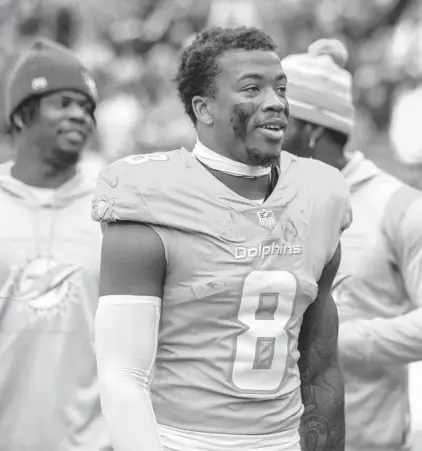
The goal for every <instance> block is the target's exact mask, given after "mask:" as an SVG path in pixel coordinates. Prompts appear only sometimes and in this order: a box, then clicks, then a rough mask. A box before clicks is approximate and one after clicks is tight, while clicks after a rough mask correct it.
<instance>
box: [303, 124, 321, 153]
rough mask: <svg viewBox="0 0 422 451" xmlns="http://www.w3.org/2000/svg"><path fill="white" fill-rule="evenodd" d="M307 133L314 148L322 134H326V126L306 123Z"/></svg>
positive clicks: (310, 144)
mask: <svg viewBox="0 0 422 451" xmlns="http://www.w3.org/2000/svg"><path fill="white" fill-rule="evenodd" d="M305 134H306V136H308V139H309V147H310V148H311V149H313V148H314V147H315V145H316V143H317V142H318V141H319V139H320V138H321V136H322V135H323V134H324V127H321V126H319V125H318V126H315V125H312V124H306V127H305Z"/></svg>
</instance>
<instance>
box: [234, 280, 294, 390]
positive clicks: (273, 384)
mask: <svg viewBox="0 0 422 451" xmlns="http://www.w3.org/2000/svg"><path fill="white" fill-rule="evenodd" d="M296 291H297V282H296V278H295V277H294V276H293V274H291V273H290V272H287V271H253V272H251V273H250V274H249V275H248V276H247V277H246V279H245V282H244V284H243V290H242V298H241V301H240V309H239V314H238V321H239V322H240V323H242V325H244V326H245V331H244V332H243V333H241V334H240V335H239V336H238V337H237V340H236V346H235V353H234V362H233V370H232V375H231V378H232V382H233V384H234V385H235V386H236V388H237V389H238V390H239V391H240V392H245V393H251V392H253V393H273V392H276V391H277V390H278V388H279V387H280V385H281V383H282V381H283V378H284V374H285V371H286V366H287V360H288V356H289V337H288V335H287V333H286V328H287V325H288V323H289V321H290V319H291V317H292V313H293V307H294V300H295V297H296Z"/></svg>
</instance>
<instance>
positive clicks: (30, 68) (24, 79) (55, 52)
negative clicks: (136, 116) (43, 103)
mask: <svg viewBox="0 0 422 451" xmlns="http://www.w3.org/2000/svg"><path fill="white" fill-rule="evenodd" d="M6 86H7V89H6V93H5V104H6V105H5V114H6V123H7V125H10V122H11V117H12V115H13V113H14V112H15V111H16V110H17V109H18V108H19V106H20V105H22V103H24V102H25V101H26V100H28V99H29V98H31V97H33V96H43V95H46V94H51V93H53V92H55V91H59V90H65V89H69V90H73V91H78V92H81V93H83V94H85V95H86V96H87V97H88V98H89V99H90V100H91V101H92V103H93V104H94V106H95V105H96V104H97V101H98V94H97V88H96V85H95V82H94V79H93V78H92V76H91V74H90V73H89V71H88V70H87V68H86V67H85V66H84V65H83V64H82V62H81V61H79V59H78V58H77V57H76V55H75V54H74V53H73V52H72V51H71V50H69V49H68V48H67V47H64V46H62V45H60V44H58V43H56V42H53V41H50V40H47V39H41V40H38V41H36V42H35V43H34V44H33V46H32V47H31V48H30V49H29V51H27V52H26V53H25V54H24V55H23V56H22V57H21V58H20V59H19V60H18V62H17V63H16V65H15V67H14V68H13V70H12V71H11V74H10V77H9V81H8V83H7V85H6Z"/></svg>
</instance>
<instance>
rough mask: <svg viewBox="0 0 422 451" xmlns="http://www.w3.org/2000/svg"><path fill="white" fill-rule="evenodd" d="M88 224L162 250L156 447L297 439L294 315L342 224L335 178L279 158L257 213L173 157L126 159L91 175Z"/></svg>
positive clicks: (323, 168)
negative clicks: (154, 241)
mask: <svg viewBox="0 0 422 451" xmlns="http://www.w3.org/2000/svg"><path fill="white" fill-rule="evenodd" d="M93 217H94V219H95V220H97V221H103V222H110V221H118V220H130V221H138V222H143V223H147V224H150V225H151V226H152V227H153V228H154V229H155V230H156V232H157V233H158V234H159V236H160V237H161V239H162V241H163V244H164V248H165V254H166V260H167V272H166V280H165V286H164V294H163V300H162V314H161V323H160V334H159V344H158V352H157V357H156V368H155V376H154V380H153V384H152V390H151V392H152V401H153V405H154V411H155V414H156V418H157V421H158V423H159V425H161V427H162V430H161V432H162V435H163V436H164V437H163V443H164V445H166V446H168V447H170V448H175V449H182V448H181V447H180V446H181V445H180V443H174V441H176V442H177V439H176V438H174V437H173V438H174V440H173V438H172V437H167V435H172V433H174V435H177V434H178V433H179V432H180V431H189V434H190V435H189V436H192V437H194V436H195V434H194V433H197V434H215V435H216V436H217V435H219V436H226V435H227V436H252V435H256V436H263V437H265V436H267V435H268V436H270V435H272V434H283V433H285V432H286V433H287V432H288V431H295V432H297V428H298V425H299V420H300V416H301V415H302V411H303V407H302V402H301V394H300V375H299V370H298V366H297V361H298V358H299V353H298V350H297V344H298V337H299V332H300V327H301V324H302V319H303V314H304V312H305V311H306V309H307V307H308V306H309V305H310V304H311V303H312V302H313V300H314V299H315V297H316V294H317V282H318V280H319V278H320V275H321V273H322V270H323V269H324V267H325V265H326V264H327V263H328V262H329V261H330V259H331V257H332V256H333V254H334V252H335V250H336V247H337V245H338V242H339V238H340V234H341V231H342V230H344V229H345V228H347V227H348V226H349V224H350V221H351V210H350V202H349V192H348V188H347V186H346V183H345V181H344V179H343V177H342V175H341V174H340V172H339V171H337V170H336V169H333V168H331V167H329V166H327V165H325V164H323V163H320V162H318V161H314V160H307V159H301V158H297V157H294V156H292V155H291V154H288V153H286V152H283V153H282V155H281V172H280V178H279V181H278V183H277V185H276V187H275V189H274V191H273V193H272V194H271V195H270V197H269V198H268V199H267V200H266V201H265V202H264V204H263V205H259V204H258V203H256V202H254V201H252V200H248V199H246V198H243V197H241V196H239V195H238V194H236V193H235V192H233V191H232V190H230V189H229V188H227V187H226V186H225V185H224V184H222V183H221V182H220V181H218V179H216V178H215V177H214V176H213V175H212V174H211V173H210V172H208V170H207V169H205V168H204V167H203V166H202V165H201V164H200V163H199V162H198V161H197V160H196V159H195V157H194V156H193V155H192V154H190V153H189V152H188V151H186V150H185V149H181V150H176V151H171V152H167V153H163V154H152V155H137V156H131V157H128V158H126V159H123V160H119V161H116V162H114V163H112V164H111V165H110V166H109V167H108V168H107V169H106V170H104V171H103V172H102V173H101V175H100V177H99V180H98V183H97V191H96V196H95V199H94V205H93ZM139 258H142V255H140V256H139ZM182 435H183V434H182ZM172 440H173V442H172ZM181 440H182V439H181ZM176 446H179V447H180V448H177V447H176ZM227 446H228V448H227V449H231V448H230V444H227ZM183 449H185V448H183ZM186 449H188V448H187V447H186ZM189 449H190V448H189ZM192 449H193V447H192ZM204 449H205V448H204ZM210 449H211V448H210ZM236 449H238V448H236ZM245 449H246V448H245ZM274 449H285V448H274ZM286 449H287V448H286Z"/></svg>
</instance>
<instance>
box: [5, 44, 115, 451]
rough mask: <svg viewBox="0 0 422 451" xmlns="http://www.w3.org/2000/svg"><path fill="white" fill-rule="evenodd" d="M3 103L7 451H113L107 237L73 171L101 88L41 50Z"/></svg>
mask: <svg viewBox="0 0 422 451" xmlns="http://www.w3.org/2000/svg"><path fill="white" fill-rule="evenodd" d="M5 97H6V111H5V113H6V115H5V120H6V123H7V125H8V128H9V130H10V133H11V136H12V141H13V151H14V161H10V162H7V163H5V164H2V165H0V215H1V217H2V220H1V221H0V239H1V243H2V244H1V246H2V250H1V255H0V336H1V340H0V367H1V369H2V371H1V374H0V405H1V409H0V449H1V450H8V451H23V450H34V451H35V450H42V451H59V450H60V451H82V450H83V451H88V450H89V451H94V450H95V451H105V450H110V445H109V443H110V441H109V438H108V435H107V431H106V428H105V424H104V423H103V418H102V414H101V408H100V399H99V393H98V391H97V374H96V362H95V353H94V343H93V335H94V334H93V325H94V316H95V311H96V309H97V300H98V283H99V281H98V273H99V254H100V244H101V231H100V230H99V228H98V226H97V225H96V224H95V223H93V222H92V221H91V218H90V215H89V211H90V204H91V196H92V191H93V188H94V186H93V183H92V182H91V181H90V180H88V179H86V177H85V176H84V175H83V174H82V173H80V172H79V170H78V167H77V162H78V160H79V157H80V155H81V152H82V150H83V148H84V146H85V144H86V142H87V140H88V138H89V136H90V134H91V132H92V129H93V124H94V111H95V106H96V103H97V94H96V89H95V83H94V81H93V79H92V77H91V76H90V75H89V72H88V71H87V69H86V68H85V67H84V66H83V65H82V64H81V63H80V62H79V60H78V59H77V58H76V56H75V55H74V54H73V53H71V52H70V51H69V50H68V49H66V48H64V47H61V46H59V45H58V44H55V43H53V42H49V41H46V40H42V41H38V42H36V43H35V44H34V45H33V47H32V48H31V49H29V51H28V52H27V53H25V54H24V55H23V56H22V57H21V58H20V59H19V61H18V62H17V64H16V66H15V67H14V68H13V70H12V72H11V75H10V80H9V82H8V85H7V91H6V96H5Z"/></svg>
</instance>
